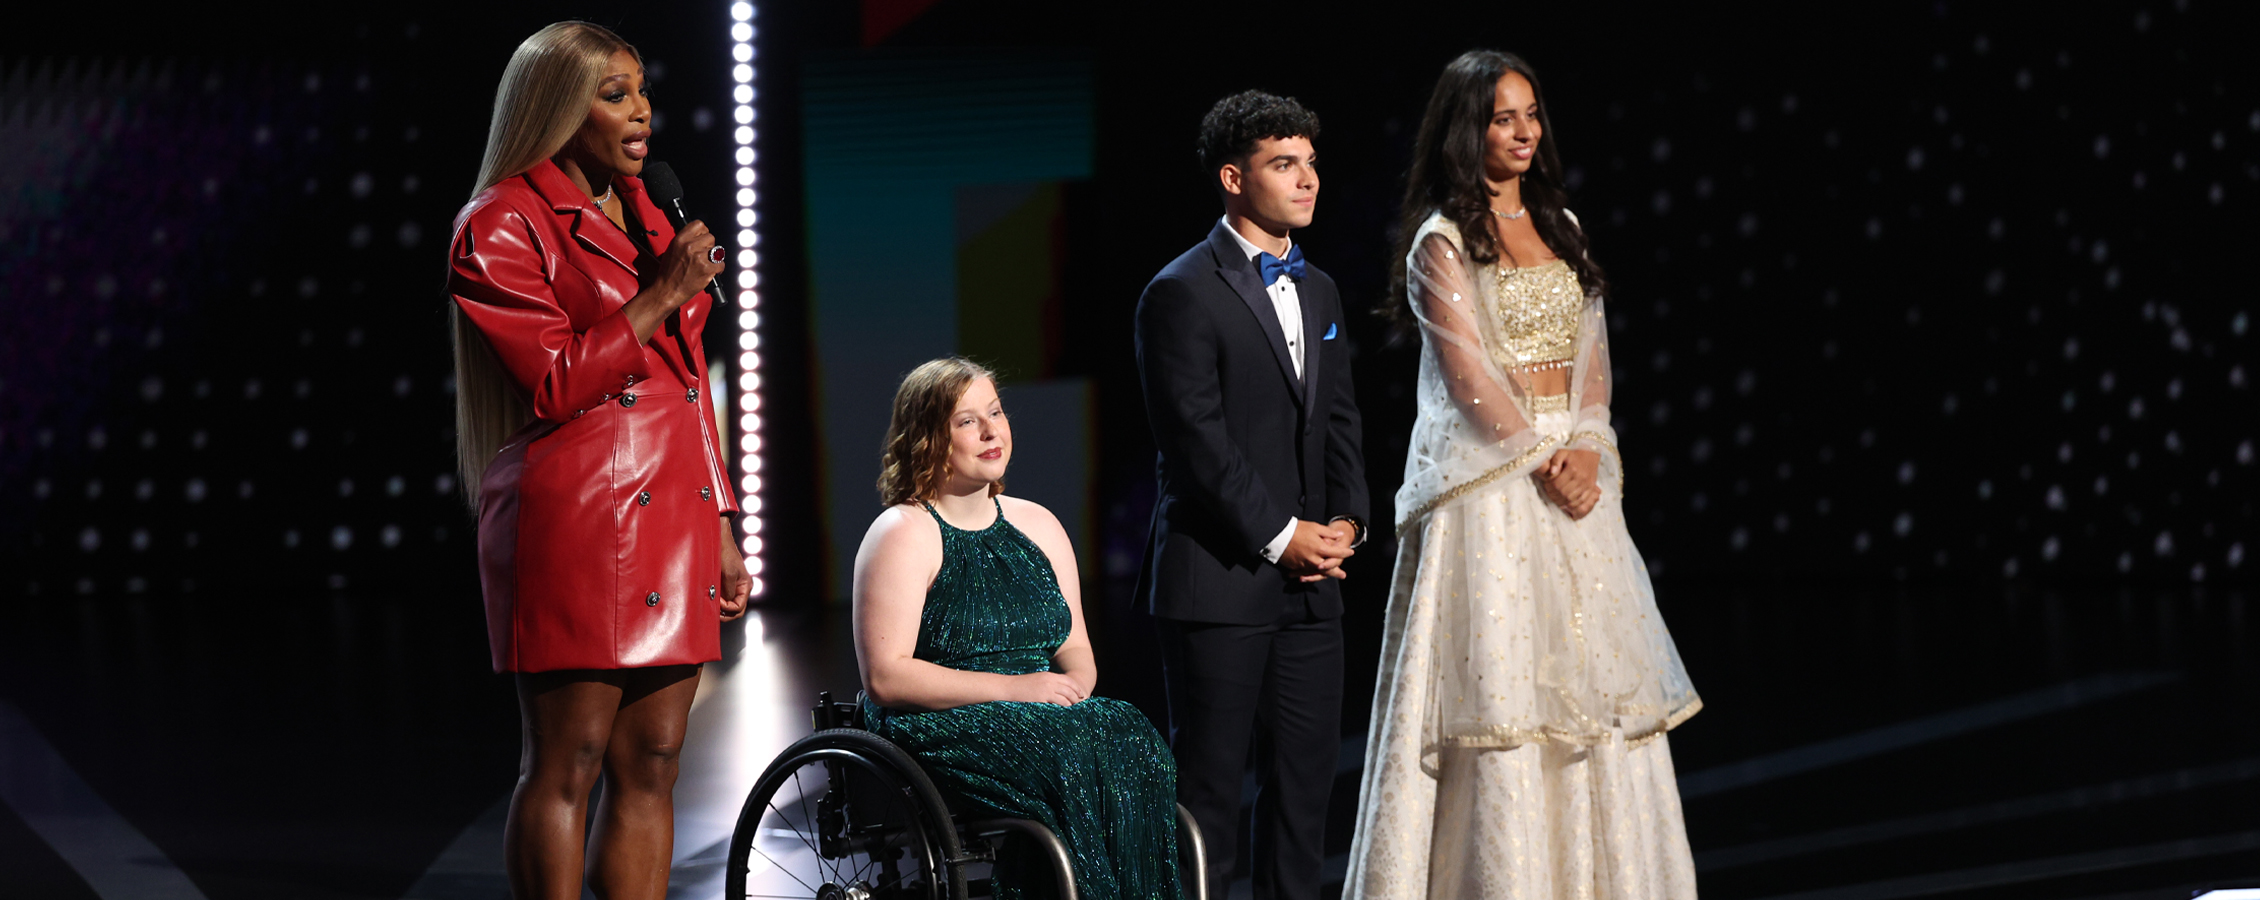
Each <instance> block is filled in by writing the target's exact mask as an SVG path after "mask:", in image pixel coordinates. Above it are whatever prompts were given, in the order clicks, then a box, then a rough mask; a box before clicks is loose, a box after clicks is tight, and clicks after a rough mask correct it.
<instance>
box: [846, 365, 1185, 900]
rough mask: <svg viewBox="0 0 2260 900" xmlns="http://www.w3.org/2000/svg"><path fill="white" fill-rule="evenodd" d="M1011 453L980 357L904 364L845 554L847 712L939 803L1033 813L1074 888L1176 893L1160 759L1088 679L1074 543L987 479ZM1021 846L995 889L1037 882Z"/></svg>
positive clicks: (1091, 893) (999, 474)
mask: <svg viewBox="0 0 2260 900" xmlns="http://www.w3.org/2000/svg"><path fill="white" fill-rule="evenodd" d="M1011 461H1012V427H1011V423H1010V422H1009V421H1008V420H1007V419H1006V418H1005V414H1004V408H1003V406H1002V404H1001V403H1000V402H999V401H998V399H997V390H996V384H995V380H994V378H993V377H992V376H991V374H990V373H989V372H988V370H986V369H983V368H981V367H980V366H978V365H975V364H973V363H971V362H967V361H965V360H963V359H957V358H947V359H938V360H934V361H932V362H929V363H926V364H925V365H922V366H919V367H918V368H917V369H916V370H914V371H912V372H911V373H910V375H909V376H908V377H906V378H904V380H903V383H902V387H901V388H900V389H899V390H898V391H897V392H896V394H895V402H894V411H893V416H892V419H891V421H890V422H889V423H888V426H887V441H886V449H885V453H884V456H883V459H882V471H881V474H880V477H879V493H880V495H881V497H882V498H883V499H884V500H885V502H886V504H887V510H886V511H885V512H883V513H880V515H879V518H878V520H877V521H875V522H873V523H871V529H870V531H869V532H868V533H866V534H865V535H864V538H863V545H862V547H861V548H860V549H858V550H857V551H856V556H855V610H854V612H855V644H856V657H857V661H858V663H859V664H860V666H861V667H862V674H863V687H864V694H865V699H864V708H863V714H864V720H865V722H866V723H867V724H868V725H869V727H870V728H871V730H872V731H874V732H876V733H878V734H879V735H880V736H882V737H884V738H886V739H888V740H890V741H893V742H894V743H895V744H897V745H899V746H901V747H902V748H903V749H904V750H906V751H908V752H909V753H910V754H911V755H912V756H913V757H915V758H916V759H917V760H918V762H919V763H920V764H921V766H922V767H923V768H924V769H925V771H926V773H927V775H928V776H929V777H930V778H932V780H933V782H934V784H935V786H936V787H938V788H940V790H941V792H942V794H943V796H944V797H945V798H946V799H947V800H948V801H949V802H950V805H951V806H953V807H959V808H961V809H985V810H992V811H994V812H996V813H999V814H1001V815H1004V816H1011V817H1018V818H1027V819H1034V820H1037V821H1039V822H1042V823H1043V824H1044V825H1045V826H1046V827H1049V828H1050V829H1051V830H1052V831H1053V832H1054V833H1056V834H1057V835H1058V836H1059V838H1060V840H1061V841H1062V842H1063V843H1065V844H1066V846H1067V849H1068V854H1069V856H1070V857H1071V859H1072V863H1073V869H1074V875H1075V881H1076V884H1077V886H1078V890H1079V891H1080V893H1081V894H1082V896H1084V897H1090V898H1137V900H1146V898H1154V897H1168V898H1177V897H1182V896H1183V894H1182V888H1181V886H1180V884H1179V881H1178V877H1177V859H1178V856H1177V834H1176V830H1175V829H1176V825H1177V819H1176V815H1175V809H1176V798H1177V766H1176V763H1175V761H1174V760H1173V759H1171V757H1170V755H1169V749H1168V747H1167V746H1166V745H1165V744H1164V743H1163V742H1162V739H1161V736H1160V735H1159V734H1157V733H1155V731H1154V728H1153V725H1152V724H1151V723H1150V722H1148V721H1147V720H1146V717H1145V716H1144V714H1142V713H1140V712H1138V710H1137V709H1136V708H1134V707H1132V706H1130V705H1129V704H1126V703H1123V702H1121V701H1117V700H1111V699H1108V698H1104V697H1093V696H1091V689H1092V687H1093V686H1094V685H1095V684H1097V682H1098V667H1097V664H1096V663H1095V662H1094V661H1093V659H1092V657H1091V644H1090V639H1089V638H1088V636H1087V635H1086V633H1085V631H1084V628H1083V613H1082V604H1081V603H1080V602H1079V598H1080V594H1081V591H1080V589H1079V584H1080V583H1079V581H1078V579H1077V576H1076V570H1075V551H1074V548H1073V547H1071V546H1070V545H1069V543H1068V538H1067V531H1066V530H1065V529H1064V528H1062V527H1060V524H1059V520H1058V519H1056V518H1054V517H1053V516H1052V514H1051V513H1050V512H1049V511H1047V510H1045V509H1044V508H1043V507H1042V506H1038V505H1036V504H1034V503H1030V502H1028V501H1026V500H1021V499H1019V498H1016V497H1009V496H1005V495H1004V494H1003V490H1004V473H1005V468H1006V466H1007V465H1009V464H1010V463H1011ZM1025 849H1026V848H1022V847H1008V850H1007V853H1006V855H1005V857H1003V858H1000V859H999V860H998V864H997V867H996V868H997V873H996V882H997V884H996V887H997V896H999V897H1019V896H1023V894H1024V893H1026V892H1029V891H1031V890H1033V891H1036V892H1042V891H1043V890H1045V887H1046V886H1047V884H1048V882H1049V876H1048V875H1047V874H1045V872H1046V871H1047V870H1046V869H1044V867H1043V866H1042V864H1041V863H1040V862H1039V861H1036V860H1032V859H1029V857H1030V856H1031V855H1032V854H1030V853H1027V852H1025ZM1013 851H1021V852H1013Z"/></svg>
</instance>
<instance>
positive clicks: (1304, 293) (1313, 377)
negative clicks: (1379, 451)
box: [1295, 261, 1334, 418]
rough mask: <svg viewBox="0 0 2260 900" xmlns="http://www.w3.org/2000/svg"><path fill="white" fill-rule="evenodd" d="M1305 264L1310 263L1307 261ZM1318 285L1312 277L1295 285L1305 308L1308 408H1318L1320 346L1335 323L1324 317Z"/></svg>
mask: <svg viewBox="0 0 2260 900" xmlns="http://www.w3.org/2000/svg"><path fill="white" fill-rule="evenodd" d="M1304 265H1306V266H1308V265H1309V263H1308V262H1307V261H1306V262H1305V263H1304ZM1317 286H1318V282H1317V280H1316V279H1312V278H1305V279H1303V280H1302V282H1301V283H1299V284H1296V285H1295V299H1296V301H1297V302H1299V303H1301V304H1302V308H1303V385H1302V387H1303V408H1304V409H1308V410H1316V409H1318V381H1319V377H1318V363H1319V360H1318V355H1319V348H1320V347H1323V346H1325V345H1326V341H1325V340H1324V339H1323V335H1325V334H1326V328H1327V326H1330V325H1332V324H1334V323H1332V322H1329V321H1326V320H1325V319H1324V318H1322V316H1323V311H1324V310H1325V309H1326V304H1323V303H1320V302H1318V298H1317V297H1316V296H1313V295H1314V294H1316V293H1317V291H1316V290H1315V289H1316V288H1317ZM1313 418H1315V416H1314V417H1313Z"/></svg>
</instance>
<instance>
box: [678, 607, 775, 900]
mask: <svg viewBox="0 0 2260 900" xmlns="http://www.w3.org/2000/svg"><path fill="white" fill-rule="evenodd" d="M743 621H744V625H743V630H742V632H741V631H740V629H739V628H738V627H737V626H725V628H724V631H723V636H722V640H723V647H722V661H721V662H717V663H711V664H709V665H707V667H706V671H705V673H704V674H703V675H701V677H700V678H699V683H698V697H697V699H695V700H693V701H692V703H691V723H690V730H689V732H688V733H687V734H686V735H685V736H684V738H683V768H682V775H681V776H680V778H679V779H678V780H677V781H676V782H675V863H674V870H673V871H672V872H671V873H669V876H668V879H667V881H668V888H667V896H668V897H669V898H678V897H681V898H689V897H696V898H702V900H703V898H710V897H716V896H720V895H721V893H722V866H723V863H724V862H725V861H726V860H727V859H728V857H729V841H730V832H731V830H732V829H734V828H736V827H737V823H738V810H739V808H740V807H741V806H743V805H744V803H745V798H746V794H747V793H749V792H751V791H752V790H753V782H754V780H755V779H757V778H760V777H761V772H762V770H763V769H764V768H766V767H767V766H768V765H769V761H770V760H771V759H774V758H775V757H776V756H777V754H778V753H780V752H782V751H783V750H784V749H785V746H786V745H788V744H790V743H792V742H793V741H794V740H796V739H798V738H799V737H800V736H802V735H804V734H806V733H808V723H807V722H806V721H805V719H806V717H807V715H808V712H807V707H808V702H809V698H807V697H786V696H783V691H784V690H785V689H786V688H787V686H788V685H789V683H790V682H791V681H792V679H789V678H787V677H785V673H784V671H783V666H782V660H781V659H780V658H779V656H778V654H777V653H776V652H775V650H774V648H772V647H770V646H769V644H768V636H767V633H766V629H764V628H763V627H762V611H761V610H759V609H756V610H753V611H751V612H748V613H747V614H746V617H745V619H744V620H743Z"/></svg>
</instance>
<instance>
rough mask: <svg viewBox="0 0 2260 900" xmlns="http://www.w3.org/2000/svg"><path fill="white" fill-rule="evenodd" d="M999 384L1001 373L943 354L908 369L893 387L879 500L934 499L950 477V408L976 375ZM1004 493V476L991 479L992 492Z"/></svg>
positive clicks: (881, 461) (897, 502) (881, 457)
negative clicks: (906, 373) (893, 404)
mask: <svg viewBox="0 0 2260 900" xmlns="http://www.w3.org/2000/svg"><path fill="white" fill-rule="evenodd" d="M981 378H986V379H988V380H989V383H991V384H995V383H996V380H997V375H996V373H995V372H991V371H989V370H988V369H987V368H985V367H983V366H982V365H981V364H980V363H976V362H973V361H972V360H969V359H966V358H964V357H960V356H945V357H942V358H941V359H937V360H932V361H929V362H927V363H925V364H923V365H920V366H919V367H918V368H915V369H912V370H910V374H909V375H905V376H903V379H902V387H899V388H896V389H895V406H894V411H893V413H891V414H890V415H889V416H888V417H887V441H886V443H885V444H884V445H883V447H884V449H882V450H881V451H880V453H879V502H880V503H882V504H885V505H887V506H897V505H900V504H904V503H910V502H914V501H918V500H929V499H932V498H933V497H934V496H935V495H936V494H939V493H941V491H942V481H943V480H944V479H946V478H948V477H949V462H950V413H951V411H953V410H955V409H956V408H957V401H958V398H960V397H963V396H965V389H966V388H968V387H971V386H972V384H973V382H974V381H975V380H976V379H981ZM1001 493H1004V480H1003V479H998V480H997V481H994V482H991V483H990V484H989V496H991V497H994V496H996V495H998V494H1001Z"/></svg>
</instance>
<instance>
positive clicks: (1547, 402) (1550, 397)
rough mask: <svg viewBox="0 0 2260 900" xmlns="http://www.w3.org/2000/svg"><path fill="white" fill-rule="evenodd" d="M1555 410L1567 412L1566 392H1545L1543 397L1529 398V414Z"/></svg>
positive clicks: (1567, 400) (1554, 411)
mask: <svg viewBox="0 0 2260 900" xmlns="http://www.w3.org/2000/svg"><path fill="white" fill-rule="evenodd" d="M1557 412H1569V395H1568V394H1547V395H1545V396H1543V397H1532V398H1530V414H1531V415H1534V416H1537V415H1544V414H1546V413H1557Z"/></svg>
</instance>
